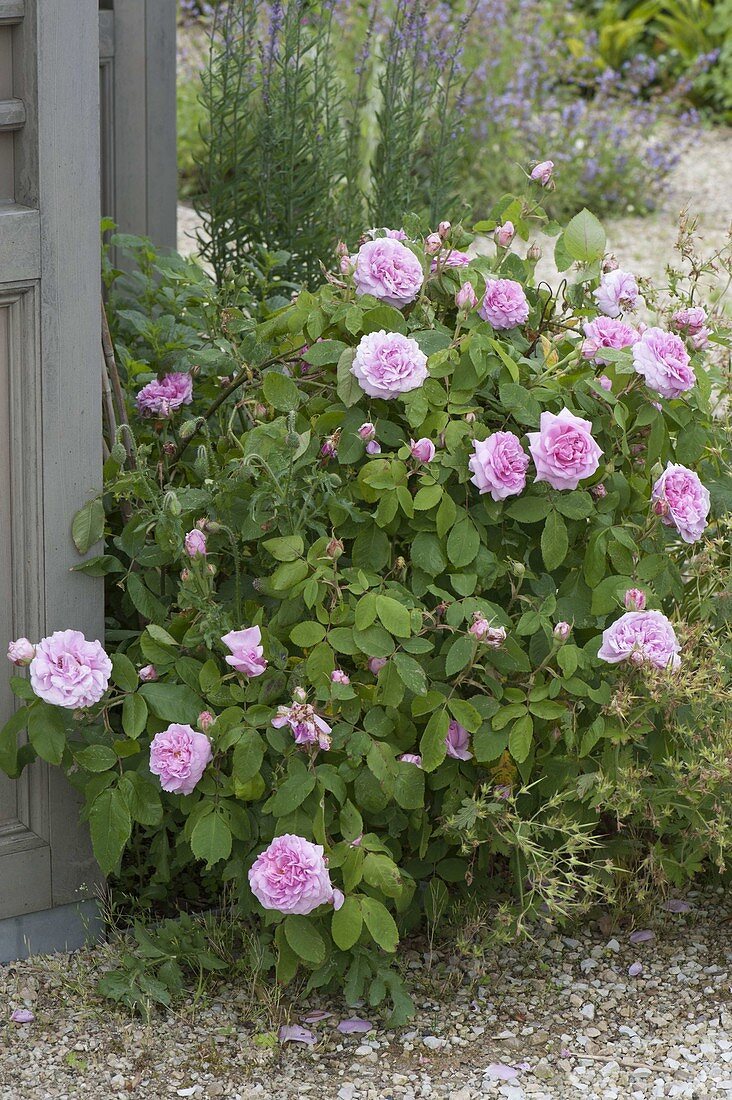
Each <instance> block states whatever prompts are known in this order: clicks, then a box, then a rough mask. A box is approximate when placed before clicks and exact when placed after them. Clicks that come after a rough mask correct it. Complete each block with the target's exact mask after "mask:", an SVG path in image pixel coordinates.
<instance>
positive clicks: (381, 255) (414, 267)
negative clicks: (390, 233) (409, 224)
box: [353, 237, 424, 309]
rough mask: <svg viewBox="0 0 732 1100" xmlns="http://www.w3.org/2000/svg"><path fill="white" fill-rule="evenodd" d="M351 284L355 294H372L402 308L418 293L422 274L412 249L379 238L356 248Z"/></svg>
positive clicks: (395, 241)
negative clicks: (354, 288) (354, 286)
mask: <svg viewBox="0 0 732 1100" xmlns="http://www.w3.org/2000/svg"><path fill="white" fill-rule="evenodd" d="M353 281H354V282H355V284H356V294H357V295H361V294H372V295H373V296H374V298H378V299H379V301H380V302H385V303H386V304H387V305H389V306H394V307H395V308H396V309H401V308H402V306H408V305H409V303H410V302H413V301H414V299H415V298H416V297H417V295H418V294H419V292H420V290H421V289H422V283H423V282H424V274H423V272H422V265H421V263H420V262H419V260H418V259H417V257H416V256H415V254H414V253H413V252H412V251H411V249H409V248H407V247H406V245H403V244H402V243H401V241H398V240H395V239H394V238H393V237H379V238H378V239H377V240H375V241H366V243H365V244H362V245H361V247H360V248H359V250H358V255H357V256H356V264H355V268H354V272H353Z"/></svg>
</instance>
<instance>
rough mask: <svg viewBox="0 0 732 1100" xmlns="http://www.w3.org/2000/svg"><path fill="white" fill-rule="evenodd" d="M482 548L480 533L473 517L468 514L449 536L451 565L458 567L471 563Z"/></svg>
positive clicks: (448, 544) (448, 549)
mask: <svg viewBox="0 0 732 1100" xmlns="http://www.w3.org/2000/svg"><path fill="white" fill-rule="evenodd" d="M479 550H480V535H479V534H478V531H477V528H476V526H475V524H474V523H473V521H472V520H471V519H468V518H467V516H466V517H465V518H464V519H460V520H458V522H457V523H456V524H455V526H454V527H453V528H452V530H451V531H450V534H449V535H448V536H447V557H448V561H449V562H450V564H451V565H454V566H456V567H457V568H458V569H459V568H460V567H461V566H463V565H470V563H471V561H475V558H476V556H477V554H478V551H479Z"/></svg>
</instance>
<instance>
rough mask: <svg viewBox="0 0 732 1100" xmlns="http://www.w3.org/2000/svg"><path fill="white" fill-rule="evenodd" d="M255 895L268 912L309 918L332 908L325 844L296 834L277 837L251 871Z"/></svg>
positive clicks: (257, 859) (259, 856)
mask: <svg viewBox="0 0 732 1100" xmlns="http://www.w3.org/2000/svg"><path fill="white" fill-rule="evenodd" d="M249 885H250V887H251V890H252V893H253V894H254V896H255V898H256V899H257V901H258V902H259V904H260V905H261V906H262V907H263V908H264V909H275V910H276V911H277V912H278V913H295V914H297V915H298V916H303V917H306V916H307V915H308V913H312V912H313V910H314V909H317V908H318V906H319V905H332V903H333V893H334V891H333V885H332V883H331V881H330V872H329V871H328V864H327V862H326V859H325V854H324V851H323V846H322V844H313V843H312V841H310V840H305V838H304V837H302V836H296V835H295V834H294V833H283V834H282V836H277V837H275V838H274V840H273V841H272V842H271V843H270V844H269V846H268V847H267V848H265V850H264V851H263V852H261V853H260V854H259V855H258V856H257V858H256V859H255V861H254V863H253V864H252V866H251V868H250V870H249Z"/></svg>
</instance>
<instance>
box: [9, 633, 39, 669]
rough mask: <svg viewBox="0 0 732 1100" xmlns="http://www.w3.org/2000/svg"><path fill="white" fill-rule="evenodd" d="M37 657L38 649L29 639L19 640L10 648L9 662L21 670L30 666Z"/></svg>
mask: <svg viewBox="0 0 732 1100" xmlns="http://www.w3.org/2000/svg"><path fill="white" fill-rule="evenodd" d="M35 655H36V647H35V646H34V645H33V643H32V642H29V641H28V639H27V638H18V639H17V641H15V642H11V643H10V645H9V646H8V660H9V661H12V663H13V664H14V665H18V667H19V668H22V667H24V666H25V665H29V664H30V663H31V661H32V660H33V658H34V657H35Z"/></svg>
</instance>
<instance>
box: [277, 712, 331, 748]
mask: <svg viewBox="0 0 732 1100" xmlns="http://www.w3.org/2000/svg"><path fill="white" fill-rule="evenodd" d="M272 725H273V726H274V727H275V729H282V727H283V726H289V727H290V729H291V730H292V734H293V737H294V738H295V744H296V745H318V746H319V748H321V749H329V748H330V743H331V741H330V734H331V728H330V726H329V725H328V723H327V722H326V721H325V719H324V718H321V717H320V715H319V714H317V713H316V711H315V708H314V707H313V706H312V705H311V704H310V703H304V702H301V701H299V700H294V701H293V702H292V703H291V704H290V706H289V707H284V706H283V707H278V708H277V716H276V717H275V718H273V719H272Z"/></svg>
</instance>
